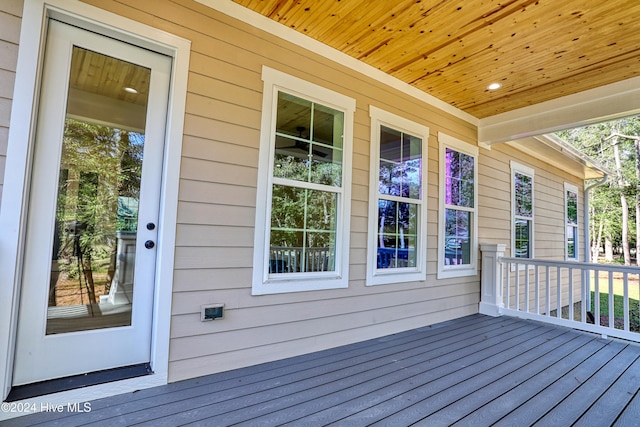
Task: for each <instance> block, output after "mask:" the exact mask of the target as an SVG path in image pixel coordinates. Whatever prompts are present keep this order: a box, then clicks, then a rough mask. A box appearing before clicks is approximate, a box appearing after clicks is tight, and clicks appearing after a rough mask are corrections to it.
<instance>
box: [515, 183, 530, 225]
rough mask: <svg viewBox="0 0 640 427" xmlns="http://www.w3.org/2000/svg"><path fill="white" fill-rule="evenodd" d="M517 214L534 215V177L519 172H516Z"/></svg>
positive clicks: (521, 215) (520, 215) (526, 216)
mask: <svg viewBox="0 0 640 427" xmlns="http://www.w3.org/2000/svg"><path fill="white" fill-rule="evenodd" d="M515 214H516V216H519V217H525V218H532V217H533V178H532V177H530V176H528V175H523V174H521V173H518V172H516V174H515Z"/></svg>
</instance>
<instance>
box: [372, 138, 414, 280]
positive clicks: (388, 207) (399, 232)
mask: <svg viewBox="0 0 640 427" xmlns="http://www.w3.org/2000/svg"><path fill="white" fill-rule="evenodd" d="M378 194H379V199H378V231H377V262H376V268H378V269H393V268H406V267H411V268H415V267H416V266H417V265H418V263H417V252H418V251H417V249H418V248H417V244H418V243H417V242H418V236H417V233H418V222H419V215H420V210H419V209H420V206H419V204H417V203H413V202H409V200H411V199H413V200H420V199H421V198H422V139H421V138H418V137H415V136H412V135H409V134H406V133H404V132H400V131H397V130H395V129H391V128H389V127H386V126H380V157H379V179H378ZM385 196H387V197H385ZM388 196H393V197H397V198H400V199H407V202H400V201H394V200H390V199H389V198H388Z"/></svg>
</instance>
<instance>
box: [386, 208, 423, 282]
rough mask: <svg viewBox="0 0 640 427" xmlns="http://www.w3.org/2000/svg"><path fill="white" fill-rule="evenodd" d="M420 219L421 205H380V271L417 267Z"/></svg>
mask: <svg viewBox="0 0 640 427" xmlns="http://www.w3.org/2000/svg"><path fill="white" fill-rule="evenodd" d="M418 217H419V206H418V205H417V204H414V203H402V202H395V201H391V200H379V201H378V234H377V235H378V239H377V240H378V243H377V268H383V269H388V268H403V267H415V266H416V265H417V251H416V249H417V246H416V244H417V241H418V233H417V231H418V224H417V223H418Z"/></svg>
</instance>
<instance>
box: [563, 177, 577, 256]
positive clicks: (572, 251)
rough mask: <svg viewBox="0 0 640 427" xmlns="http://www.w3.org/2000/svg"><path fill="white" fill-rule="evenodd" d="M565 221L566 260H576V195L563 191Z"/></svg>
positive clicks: (574, 192) (571, 191) (572, 191)
mask: <svg viewBox="0 0 640 427" xmlns="http://www.w3.org/2000/svg"><path fill="white" fill-rule="evenodd" d="M565 200H566V208H567V209H566V210H567V212H566V221H567V237H566V238H567V258H568V259H578V253H577V243H578V193H577V192H576V191H574V190H571V189H567V190H566V191H565Z"/></svg>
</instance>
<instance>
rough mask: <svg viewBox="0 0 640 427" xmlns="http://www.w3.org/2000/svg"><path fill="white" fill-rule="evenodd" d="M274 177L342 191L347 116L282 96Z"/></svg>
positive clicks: (276, 138)
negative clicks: (343, 141) (328, 186)
mask: <svg viewBox="0 0 640 427" xmlns="http://www.w3.org/2000/svg"><path fill="white" fill-rule="evenodd" d="M276 129H277V130H276V136H275V156H274V168H273V170H274V172H273V176H274V177H279V178H286V179H291V180H295V181H303V182H309V183H314V184H323V185H333V186H336V187H340V186H341V183H342V136H343V133H344V113H343V112H341V111H337V110H333V109H331V108H328V107H324V106H322V105H319V104H316V103H313V102H311V101H307V100H304V99H300V98H298V97H295V96H293V95H288V94H285V93H282V92H280V93H279V94H278V115H277V118H276Z"/></svg>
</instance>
